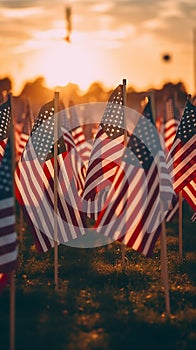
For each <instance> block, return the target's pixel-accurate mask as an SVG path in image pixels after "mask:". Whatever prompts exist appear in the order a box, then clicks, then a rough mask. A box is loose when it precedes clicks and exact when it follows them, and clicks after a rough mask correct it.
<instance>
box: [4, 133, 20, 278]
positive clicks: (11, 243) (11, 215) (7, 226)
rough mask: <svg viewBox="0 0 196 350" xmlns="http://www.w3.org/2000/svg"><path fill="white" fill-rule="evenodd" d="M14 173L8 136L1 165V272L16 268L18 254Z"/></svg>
mask: <svg viewBox="0 0 196 350" xmlns="http://www.w3.org/2000/svg"><path fill="white" fill-rule="evenodd" d="M12 174H13V170H12V151H11V143H10V140H9V138H8V142H7V145H6V148H5V152H4V156H3V158H2V160H1V165H0V272H10V271H12V270H14V269H15V268H16V263H17V255H18V251H17V235H16V232H15V222H16V218H15V210H14V207H15V205H14V195H13V175H12Z"/></svg>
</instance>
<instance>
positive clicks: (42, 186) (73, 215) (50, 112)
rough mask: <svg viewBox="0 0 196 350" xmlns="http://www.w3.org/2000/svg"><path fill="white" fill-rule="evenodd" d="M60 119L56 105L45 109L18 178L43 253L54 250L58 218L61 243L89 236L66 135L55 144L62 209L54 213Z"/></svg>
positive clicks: (30, 139) (29, 144)
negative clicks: (56, 125) (56, 126)
mask: <svg viewBox="0 0 196 350" xmlns="http://www.w3.org/2000/svg"><path fill="white" fill-rule="evenodd" d="M57 117H58V114H57V115H55V116H54V101H51V102H49V103H47V104H46V105H44V106H43V107H42V108H41V110H40V113H39V115H38V118H37V120H36V122H35V124H34V127H33V129H32V132H31V135H30V138H29V140H28V143H27V145H26V147H25V150H24V152H23V156H22V158H21V160H20V161H19V163H18V167H17V169H16V175H15V180H16V188H17V198H18V200H19V202H20V203H21V204H22V205H23V208H24V211H25V214H26V217H27V220H28V222H29V223H30V225H31V228H32V230H33V233H34V236H35V240H36V243H37V247H38V249H39V250H40V251H43V252H44V251H47V250H48V249H49V248H51V247H53V246H54V238H55V233H54V218H56V220H57V225H58V232H57V234H58V239H57V243H66V242H68V241H69V239H73V238H76V237H79V236H81V235H83V234H85V229H84V225H85V223H84V221H83V216H82V214H81V211H80V207H81V201H80V198H79V196H78V191H77V187H76V182H75V179H74V176H73V171H72V164H71V156H73V155H72V153H71V156H70V152H67V151H66V148H65V143H64V139H63V136H62V134H60V135H59V138H58V140H57V141H56V140H55V142H57V147H58V156H57V161H58V181H57V195H58V208H57V213H55V211H54V153H53V150H54V118H57ZM59 130H60V127H59ZM72 152H73V150H72ZM75 156H76V157H77V154H75Z"/></svg>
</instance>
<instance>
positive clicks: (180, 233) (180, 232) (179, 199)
mask: <svg viewBox="0 0 196 350" xmlns="http://www.w3.org/2000/svg"><path fill="white" fill-rule="evenodd" d="M178 201H179V208H178V220H179V221H178V230H179V232H178V233H179V256H180V259H182V191H180V192H179V195H178Z"/></svg>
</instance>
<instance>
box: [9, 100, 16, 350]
mask: <svg viewBox="0 0 196 350" xmlns="http://www.w3.org/2000/svg"><path fill="white" fill-rule="evenodd" d="M10 105H11V127H10V135H9V136H10V139H11V140H10V142H11V148H12V186H13V197H14V215H15V193H14V174H15V159H16V158H15V133H14V124H13V120H12V106H13V103H12V94H10ZM15 289H16V287H15V271H14V270H13V271H12V272H11V273H10V350H14V349H15V298H16V293H15Z"/></svg>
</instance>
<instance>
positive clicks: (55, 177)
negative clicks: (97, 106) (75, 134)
mask: <svg viewBox="0 0 196 350" xmlns="http://www.w3.org/2000/svg"><path fill="white" fill-rule="evenodd" d="M58 108H59V92H58V91H55V93H54V286H55V290H57V291H58V289H59V283H58V282H59V281H58V243H57V242H58V222H57V208H58V193H57V186H58V181H57V176H58V163H57V155H58V115H56V114H57V113H58Z"/></svg>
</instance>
